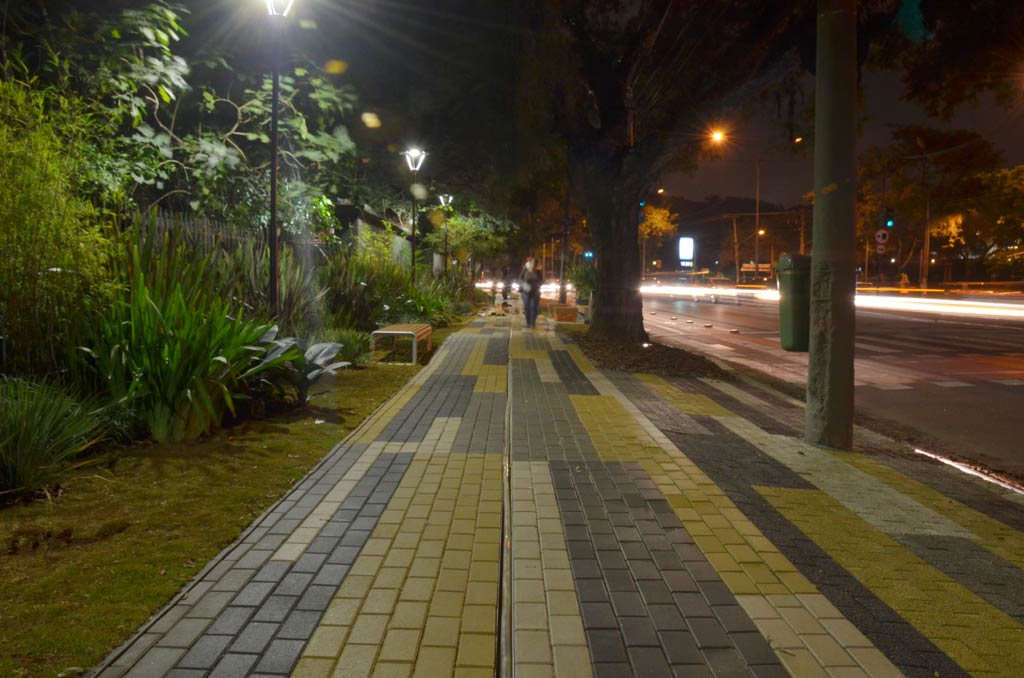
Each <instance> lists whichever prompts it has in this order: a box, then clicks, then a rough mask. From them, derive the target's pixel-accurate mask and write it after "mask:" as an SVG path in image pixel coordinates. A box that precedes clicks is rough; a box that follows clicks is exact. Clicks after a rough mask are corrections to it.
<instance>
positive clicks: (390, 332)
mask: <svg viewBox="0 0 1024 678" xmlns="http://www.w3.org/2000/svg"><path fill="white" fill-rule="evenodd" d="M433 331H434V330H433V328H431V327H430V325H427V324H421V323H404V324H400V325H388V326H387V327H382V328H380V329H379V330H374V331H373V332H370V352H371V353H372V352H373V350H374V346H375V345H376V342H377V337H391V338H392V339H393V340H394V341H393V342H392V344H391V345H392V350H394V345H395V343H396V342H397V341H398V337H412V362H411V363H406V364H408V365H415V364H416V348H417V344H418V343H419V341H420V340H421V339H426V340H427V350H428V351H430V350H432V349H433V348H434V338H433Z"/></svg>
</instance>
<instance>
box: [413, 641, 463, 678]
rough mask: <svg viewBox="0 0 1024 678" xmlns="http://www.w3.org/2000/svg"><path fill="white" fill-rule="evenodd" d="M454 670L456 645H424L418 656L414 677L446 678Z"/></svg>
mask: <svg viewBox="0 0 1024 678" xmlns="http://www.w3.org/2000/svg"><path fill="white" fill-rule="evenodd" d="M454 670H455V648H454V647H450V648H449V647H424V648H421V649H420V653H419V656H417V657H416V668H415V669H414V671H413V678H445V677H446V676H451V675H452V672H453V671H454Z"/></svg>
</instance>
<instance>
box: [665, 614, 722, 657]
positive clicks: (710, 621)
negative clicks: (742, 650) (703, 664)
mask: <svg viewBox="0 0 1024 678" xmlns="http://www.w3.org/2000/svg"><path fill="white" fill-rule="evenodd" d="M688 622H689V626H690V631H691V632H692V633H693V637H694V639H695V640H696V641H697V647H699V648H701V649H702V650H704V649H707V648H728V647H732V642H731V641H730V640H729V634H727V633H726V632H725V628H723V627H722V625H721V623H719V621H718V620H717V619H715V618H714V617H701V618H697V619H689V620H688ZM655 624H657V622H655Z"/></svg>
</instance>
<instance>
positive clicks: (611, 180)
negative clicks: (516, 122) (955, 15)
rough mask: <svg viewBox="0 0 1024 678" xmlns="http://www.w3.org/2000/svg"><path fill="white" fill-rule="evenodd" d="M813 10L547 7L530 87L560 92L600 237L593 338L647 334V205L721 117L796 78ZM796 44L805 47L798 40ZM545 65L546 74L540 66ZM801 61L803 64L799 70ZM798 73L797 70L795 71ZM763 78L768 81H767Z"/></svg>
mask: <svg viewBox="0 0 1024 678" xmlns="http://www.w3.org/2000/svg"><path fill="white" fill-rule="evenodd" d="M808 5H809V3H807V2H796V3H764V2H756V1H753V0H751V1H744V0H732V1H729V2H714V3H680V2H675V1H674V0H644V1H641V2H626V1H624V0H622V1H617V0H602V1H600V2H584V1H582V0H558V1H545V2H543V3H538V4H537V5H536V7H535V12H534V16H533V22H534V24H535V27H536V28H537V29H539V30H540V31H542V35H546V36H549V39H548V40H547V41H544V42H540V43H538V44H537V45H535V49H536V51H535V53H534V54H533V55H532V58H531V64H530V66H528V68H532V69H536V72H535V73H534V75H533V76H532V78H531V79H530V81H529V82H531V84H534V83H535V82H536V80H538V79H540V80H541V81H542V84H543V85H544V86H545V87H544V88H543V89H541V90H534V91H535V92H536V91H541V92H544V91H547V92H550V93H551V97H552V104H553V109H554V120H555V123H554V124H555V126H556V128H557V129H558V130H559V132H560V133H561V135H562V137H563V139H564V140H565V143H566V145H567V148H568V161H569V167H570V175H571V177H572V180H573V184H574V188H575V189H576V191H577V193H578V195H579V196H580V199H581V201H582V205H583V210H584V212H585V214H586V217H587V221H588V224H589V227H590V232H591V235H592V237H593V241H594V245H595V249H596V253H597V260H598V261H597V263H598V269H599V276H600V284H599V288H598V289H599V292H598V293H597V296H596V300H595V307H594V314H593V316H592V317H593V320H592V327H593V330H594V331H596V332H601V333H605V334H609V335H613V336H616V337H619V338H622V339H625V340H640V339H641V338H642V337H643V336H644V329H643V317H642V308H641V301H640V294H639V289H638V288H639V279H640V256H639V251H638V249H639V248H638V223H639V216H640V201H641V197H642V196H643V195H645V194H646V193H648V192H649V191H650V189H651V188H653V186H654V183H655V182H656V180H657V178H658V177H659V176H660V175H661V174H662V173H664V172H666V171H668V170H671V169H677V168H680V167H688V166H692V163H693V162H694V160H695V157H696V154H697V152H698V151H699V150H700V148H701V145H702V143H703V139H704V135H703V129H704V128H705V126H706V125H707V123H708V121H709V120H711V119H713V118H714V117H715V114H716V113H719V112H721V111H722V110H723V109H725V108H728V107H730V106H731V105H738V104H740V103H742V102H744V101H745V100H746V99H748V98H749V97H751V96H753V95H754V94H755V93H756V92H757V91H758V89H759V87H760V86H761V84H762V83H763V82H766V81H770V80H773V79H775V77H776V76H778V75H780V74H781V73H782V72H784V71H785V70H786V67H782V66H780V68H779V70H778V72H776V73H768V67H770V66H778V65H779V64H781V63H782V62H781V57H782V56H783V55H784V54H786V49H784V46H785V45H787V44H791V43H790V41H793V40H795V39H796V35H797V29H799V28H805V27H804V26H803V25H802V24H800V23H799V20H800V19H801V18H802V17H804V16H805V15H806V13H807V10H808V9H809V8H808ZM792 44H795V43H792ZM539 63H543V69H540V68H539V67H538V64H539ZM795 63H798V61H797V62H795ZM792 65H793V64H792V63H791V64H787V65H786V66H792ZM762 78H764V80H762Z"/></svg>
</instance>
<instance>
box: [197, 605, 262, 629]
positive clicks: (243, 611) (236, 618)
mask: <svg viewBox="0 0 1024 678" xmlns="http://www.w3.org/2000/svg"><path fill="white" fill-rule="evenodd" d="M255 611H256V609H255V608H252V607H227V608H225V609H224V611H223V612H221V613H220V615H218V616H217V619H216V620H215V621H214V622H213V624H212V625H210V630H209V631H208V632H209V633H212V634H215V635H222V634H223V635H235V634H236V633H238V632H239V630H241V628H242V627H243V626H244V625H245V623H246V622H247V621H249V618H250V617H252V615H253V613H254V612H255Z"/></svg>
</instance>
